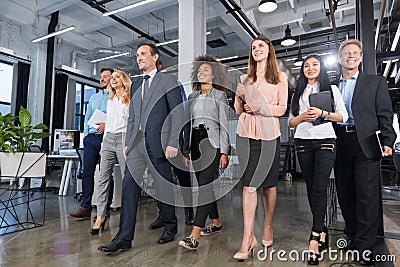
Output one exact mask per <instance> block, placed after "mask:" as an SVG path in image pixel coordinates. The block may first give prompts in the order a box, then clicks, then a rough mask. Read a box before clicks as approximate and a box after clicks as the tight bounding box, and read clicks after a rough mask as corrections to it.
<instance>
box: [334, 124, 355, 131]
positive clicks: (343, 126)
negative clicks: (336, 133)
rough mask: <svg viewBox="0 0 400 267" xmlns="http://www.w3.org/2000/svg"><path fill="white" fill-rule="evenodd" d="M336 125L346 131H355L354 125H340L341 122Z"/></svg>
mask: <svg viewBox="0 0 400 267" xmlns="http://www.w3.org/2000/svg"><path fill="white" fill-rule="evenodd" d="M337 127H338V128H339V129H343V130H345V131H346V133H355V132H356V126H355V125H341V124H338V125H337Z"/></svg>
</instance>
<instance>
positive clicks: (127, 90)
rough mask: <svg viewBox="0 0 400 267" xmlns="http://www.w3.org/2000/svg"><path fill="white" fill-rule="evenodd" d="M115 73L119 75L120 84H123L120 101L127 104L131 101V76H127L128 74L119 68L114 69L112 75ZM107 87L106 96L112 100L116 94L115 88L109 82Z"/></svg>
mask: <svg viewBox="0 0 400 267" xmlns="http://www.w3.org/2000/svg"><path fill="white" fill-rule="evenodd" d="M115 73H116V74H118V75H119V76H120V77H121V80H122V85H123V86H124V92H123V93H122V103H123V104H125V105H127V106H128V105H129V103H130V101H131V85H132V81H131V78H129V75H128V74H126V73H125V72H123V71H122V70H119V69H114V72H113V73H112V75H114V74H115ZM107 87H108V91H109V92H110V96H109V97H108V98H109V99H111V100H113V99H114V96H115V94H116V90H115V89H114V88H112V86H111V82H110V83H109V84H108V86H107Z"/></svg>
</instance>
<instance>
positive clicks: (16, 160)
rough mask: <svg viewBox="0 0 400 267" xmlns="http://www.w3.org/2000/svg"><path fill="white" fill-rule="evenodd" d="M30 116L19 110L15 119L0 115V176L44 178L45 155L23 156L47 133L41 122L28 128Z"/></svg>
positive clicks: (31, 154) (25, 111)
mask: <svg viewBox="0 0 400 267" xmlns="http://www.w3.org/2000/svg"><path fill="white" fill-rule="evenodd" d="M31 121H32V116H31V114H30V113H29V111H28V110H26V109H25V108H23V107H21V109H20V111H19V116H13V115H11V114H7V115H4V116H3V115H2V114H1V113H0V133H1V135H0V151H1V152H0V173H1V176H2V177H3V178H4V177H8V178H13V177H14V178H17V177H21V176H22V177H38V176H44V174H45V167H46V155H45V153H31V152H29V153H27V152H28V151H29V148H30V147H31V146H33V145H34V144H35V143H36V142H37V140H38V139H41V138H46V137H48V136H49V135H50V134H49V133H48V132H44V131H43V130H47V129H48V127H47V126H46V125H44V124H43V123H39V124H37V125H34V126H31Z"/></svg>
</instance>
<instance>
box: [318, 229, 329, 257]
mask: <svg viewBox="0 0 400 267" xmlns="http://www.w3.org/2000/svg"><path fill="white" fill-rule="evenodd" d="M322 232H324V233H325V241H321V240H320V241H319V252H320V253H321V252H322V251H324V250H326V249H328V245H329V231H328V227H326V226H324V228H323V230H322Z"/></svg>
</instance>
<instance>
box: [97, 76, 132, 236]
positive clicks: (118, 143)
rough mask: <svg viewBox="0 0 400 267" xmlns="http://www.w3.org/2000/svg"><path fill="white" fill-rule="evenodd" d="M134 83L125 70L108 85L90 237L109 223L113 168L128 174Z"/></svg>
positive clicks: (112, 77)
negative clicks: (128, 133)
mask: <svg viewBox="0 0 400 267" xmlns="http://www.w3.org/2000/svg"><path fill="white" fill-rule="evenodd" d="M131 84H132V81H131V79H130V78H129V76H128V74H126V73H125V72H123V71H122V70H118V69H116V70H114V72H113V73H112V75H111V80H110V83H109V85H108V91H109V92H110V96H109V99H108V102H107V120H106V127H105V130H104V137H103V143H102V145H101V159H100V177H99V182H98V183H97V192H98V193H97V218H96V222H95V223H94V225H93V228H92V229H90V234H91V235H98V234H99V231H100V228H101V229H102V230H104V226H105V224H106V220H107V217H106V206H107V205H106V204H107V201H108V190H109V187H110V175H111V174H112V172H113V169H114V165H115V164H116V163H117V162H118V163H119V168H120V171H121V177H123V174H124V171H125V157H124V153H123V148H124V146H125V144H124V141H125V134H126V127H127V125H128V112H129V103H130V99H131V98H130V90H131Z"/></svg>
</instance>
